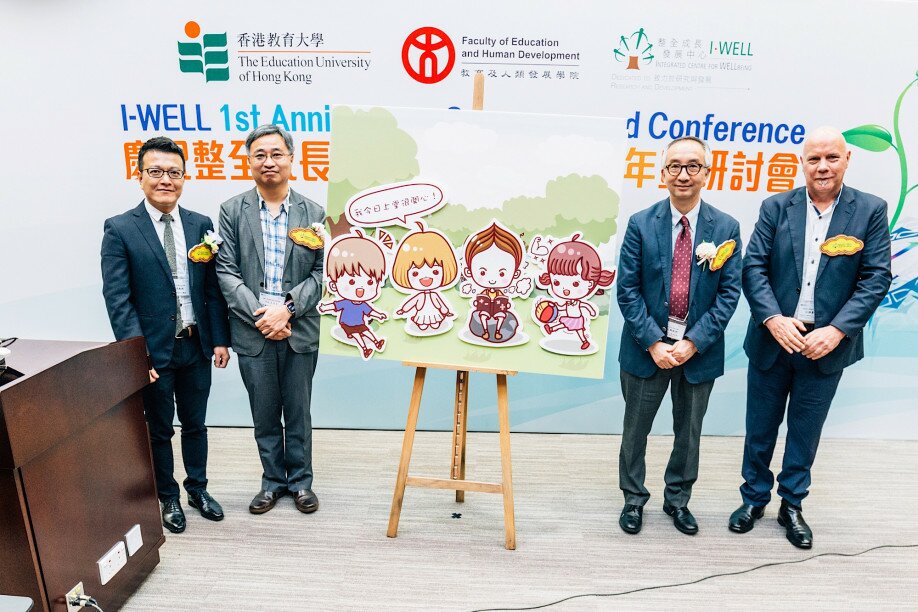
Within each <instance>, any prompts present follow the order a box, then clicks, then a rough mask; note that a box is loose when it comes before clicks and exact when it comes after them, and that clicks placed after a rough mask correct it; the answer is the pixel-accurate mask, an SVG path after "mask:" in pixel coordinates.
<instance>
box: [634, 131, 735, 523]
mask: <svg viewBox="0 0 918 612" xmlns="http://www.w3.org/2000/svg"><path fill="white" fill-rule="evenodd" d="M710 165H711V151H710V149H709V148H708V146H707V144H706V143H705V142H704V141H703V140H701V139H698V138H694V137H690V136H687V137H683V138H677V139H676V140H673V141H672V142H671V143H669V145H668V146H667V147H666V152H665V154H664V158H663V166H662V168H661V169H660V179H661V180H662V182H663V183H664V184H665V185H666V188H667V189H668V190H669V197H668V198H666V199H665V200H661V201H660V202H657V203H656V204H654V205H653V206H651V207H649V208H646V209H644V210H642V211H640V212H638V213H635V214H634V215H632V216H631V218H630V219H629V220H628V228H627V230H625V236H624V239H623V241H622V248H621V254H620V256H619V261H618V304H619V307H620V308H621V311H622V315H623V316H624V319H625V325H624V329H623V330H622V339H621V348H620V351H619V356H618V360H619V363H620V365H621V384H622V396H623V397H624V400H625V419H624V425H623V431H622V444H621V450H620V452H619V466H618V473H619V488H620V489H621V490H622V492H623V493H624V496H625V505H624V508H623V509H622V512H621V515H620V516H619V525H620V526H621V528H622V530H624V531H625V532H627V533H632V534H636V533H638V532H639V531H640V530H641V525H642V521H643V508H644V504H646V503H647V501H648V499H649V498H650V493H649V492H648V490H647V488H646V487H645V486H644V477H645V472H646V465H645V452H646V450H647V436H648V434H649V433H650V429H651V426H652V425H653V420H654V417H655V416H656V414H657V410H658V409H659V408H660V403H661V402H662V401H663V396H664V395H665V394H666V390H667V389H669V390H670V396H671V397H672V402H673V433H674V434H675V442H674V445H673V451H672V454H671V455H670V458H669V463H668V464H667V466H666V474H665V476H664V479H665V482H666V488H665V489H664V493H663V511H664V512H666V514H668V515H670V516H671V517H672V519H673V524H674V526H675V527H676V529H678V530H679V531H681V532H682V533H685V534H687V535H694V534H696V533H697V532H698V523H697V522H696V521H695V517H694V516H692V513H691V512H690V511H689V509H688V502H689V498H690V497H691V494H692V485H693V484H694V483H695V480H696V479H697V477H698V447H699V441H700V438H701V423H702V420H703V418H704V414H705V411H706V410H707V407H708V398H709V396H710V394H711V389H712V388H713V386H714V379H716V378H717V377H718V376H721V375H722V374H723V373H724V329H725V328H726V327H727V323H728V322H729V321H730V317H732V316H733V312H734V311H735V310H736V304H737V302H738V301H739V296H740V290H741V274H742V264H741V260H742V257H741V246H740V228H739V223H737V221H736V219H734V218H733V217H731V216H730V215H727V214H725V213H723V212H721V211H719V210H717V209H716V208H714V207H713V206H711V205H710V204H708V203H707V202H704V201H703V200H702V199H701V190H702V188H703V187H704V185H705V181H706V180H707V178H708V173H709V171H710Z"/></svg>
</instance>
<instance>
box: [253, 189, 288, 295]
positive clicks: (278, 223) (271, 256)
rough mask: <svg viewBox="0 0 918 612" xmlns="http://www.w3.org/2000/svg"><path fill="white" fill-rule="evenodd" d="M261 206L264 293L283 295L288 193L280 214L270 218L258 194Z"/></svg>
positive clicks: (263, 200) (262, 199)
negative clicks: (263, 248) (263, 247)
mask: <svg viewBox="0 0 918 612" xmlns="http://www.w3.org/2000/svg"><path fill="white" fill-rule="evenodd" d="M258 201H259V203H260V204H261V208H260V210H259V212H260V214H261V235H262V237H263V239H264V242H265V289H264V290H265V293H270V294H272V295H284V251H285V249H286V248H287V210H288V209H289V208H290V192H289V191H288V192H287V197H286V198H284V201H283V202H282V203H281V207H280V213H279V214H278V215H277V216H276V217H271V212H270V211H269V210H268V205H267V204H266V203H265V199H264V198H263V197H261V194H258Z"/></svg>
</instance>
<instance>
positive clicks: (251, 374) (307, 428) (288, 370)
mask: <svg viewBox="0 0 918 612" xmlns="http://www.w3.org/2000/svg"><path fill="white" fill-rule="evenodd" d="M316 357H317V353H316V352H315V351H313V352H311V353H297V352H295V351H294V350H293V349H292V348H290V343H289V342H287V341H286V340H281V341H274V340H268V341H266V342H265V348H264V350H263V351H262V352H261V354H259V355H256V356H255V357H249V356H246V355H239V371H240V372H241V374H242V382H243V383H245V388H246V391H248V393H249V405H250V407H251V409H252V421H253V422H254V424H255V442H256V444H257V445H258V454H259V456H260V457H261V466H262V470H263V474H262V477H261V487H262V489H264V490H266V491H273V492H281V491H288V490H289V491H292V492H296V491H299V490H301V489H311V488H312V416H311V415H310V412H309V405H310V400H311V397H312V376H313V374H314V373H315V371H316ZM281 417H283V423H281Z"/></svg>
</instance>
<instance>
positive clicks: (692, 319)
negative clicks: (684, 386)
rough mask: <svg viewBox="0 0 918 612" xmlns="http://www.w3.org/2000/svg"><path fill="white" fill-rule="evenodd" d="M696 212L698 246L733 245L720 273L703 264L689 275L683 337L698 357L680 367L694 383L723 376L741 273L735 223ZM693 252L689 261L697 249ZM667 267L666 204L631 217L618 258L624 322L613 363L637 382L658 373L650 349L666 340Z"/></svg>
mask: <svg viewBox="0 0 918 612" xmlns="http://www.w3.org/2000/svg"><path fill="white" fill-rule="evenodd" d="M699 206H700V207H701V208H700V210H699V212H698V221H697V223H696V226H697V227H695V228H694V243H695V247H697V246H698V244H699V243H701V242H713V243H714V244H716V245H720V244H721V243H723V242H725V241H727V240H730V239H732V240H735V241H736V249H735V250H734V255H733V256H732V257H730V258H729V259H728V260H727V262H726V263H725V264H724V266H723V267H722V268H720V269H719V270H716V271H714V272H712V271H711V270H710V269H708V266H707V265H706V266H705V267H704V269H702V268H701V267H700V266H694V267H693V268H692V276H691V282H690V283H689V285H690V286H689V311H688V319H687V321H686V325H687V327H686V332H685V337H686V338H689V339H690V340H692V342H694V343H695V346H696V347H697V348H698V352H697V353H696V354H695V355H693V356H692V357H691V358H690V359H689V360H688V361H687V362H686V363H685V366H684V372H685V378H686V380H688V381H689V382H690V383H692V384H697V383H700V382H706V381H709V380H714V379H715V378H717V377H718V376H720V375H721V374H723V373H724V329H725V328H726V327H727V323H728V322H729V321H730V317H732V316H733V312H734V311H735V310H736V304H737V302H739V296H740V271H741V268H742V266H741V263H740V262H741V259H742V258H741V256H740V253H741V252H742V250H741V249H742V244H741V243H740V232H739V223H737V221H736V219H734V218H733V217H731V216H730V215H728V214H726V213H724V212H721V211H719V210H717V209H716V208H714V207H713V206H711V205H710V204H708V203H707V202H704V201H702V202H701V203H700V204H699ZM692 253H693V255H692V260H693V262H694V260H695V257H694V249H693V251H692ZM693 265H694V264H693ZM672 267H673V237H672V213H671V212H670V207H669V198H667V199H665V200H662V201H660V202H657V203H656V204H654V205H653V206H651V207H650V208H646V209H644V210H642V211H640V212H638V213H635V214H634V215H632V216H631V218H630V219H629V220H628V229H626V230H625V237H624V239H623V240H622V249H621V254H620V255H619V259H618V305H619V308H621V311H622V315H623V316H624V317H625V327H624V329H623V330H622V341H621V349H620V350H619V353H618V361H619V363H620V364H621V368H622V369H623V370H624V371H626V372H628V373H629V374H633V375H634V376H638V377H640V378H649V377H650V376H653V374H654V373H655V372H656V371H657V369H658V368H657V364H656V363H654V361H653V358H652V357H651V356H650V353H649V352H648V350H647V349H648V348H650V345H652V344H653V343H654V342H657V341H658V340H661V339H662V338H663V337H664V336H665V335H666V324H667V321H668V319H669V290H670V278H671V277H672Z"/></svg>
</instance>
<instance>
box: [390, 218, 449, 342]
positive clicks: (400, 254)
mask: <svg viewBox="0 0 918 612" xmlns="http://www.w3.org/2000/svg"><path fill="white" fill-rule="evenodd" d="M418 227H419V228H420V231H415V232H412V233H410V234H408V235H406V236H405V237H404V238H403V239H402V242H401V244H399V246H398V249H397V250H396V254H395V261H394V262H393V263H392V282H393V283H395V284H396V285H397V286H399V287H401V288H402V289H405V290H407V291H410V292H411V293H412V295H411V297H409V298H408V299H406V300H405V301H404V302H403V303H402V305H401V306H399V308H398V310H396V311H395V314H396V315H398V316H402V315H404V316H407V317H408V321H409V323H406V324H405V331H406V332H407V333H409V334H411V335H420V336H431V335H435V334H440V333H443V332H445V331H448V330H449V327H450V326H449V325H442V324H443V321H444V320H446V321H447V323H450V322H451V321H450V319H452V318H453V317H455V316H456V315H454V314H453V313H452V311H451V310H450V306H449V304H448V303H447V302H446V300H445V299H444V298H443V296H442V295H440V290H441V289H445V288H447V287H449V286H450V285H452V284H453V281H454V280H455V279H456V275H457V273H458V267H459V266H458V264H457V263H456V256H455V254H454V253H453V247H452V245H451V244H450V243H449V241H448V240H447V239H446V237H444V236H443V235H442V234H440V233H439V232H435V231H431V230H426V229H425V228H424V225H423V224H421V223H418ZM412 313H413V314H412Z"/></svg>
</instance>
